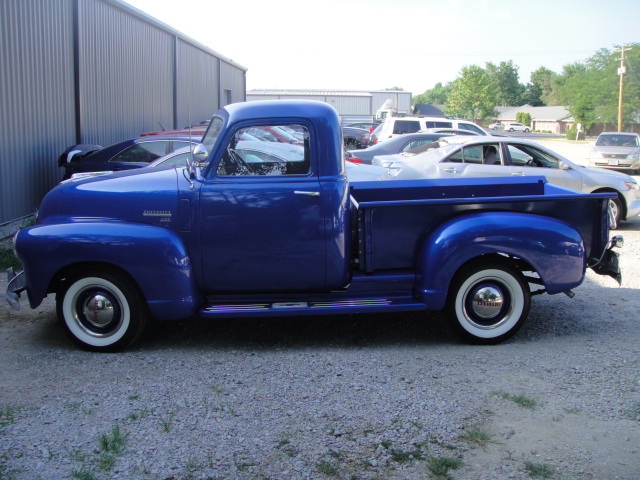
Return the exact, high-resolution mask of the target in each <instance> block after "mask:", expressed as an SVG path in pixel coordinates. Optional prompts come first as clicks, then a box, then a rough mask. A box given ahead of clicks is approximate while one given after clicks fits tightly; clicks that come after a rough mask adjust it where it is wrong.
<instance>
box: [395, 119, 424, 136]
mask: <svg viewBox="0 0 640 480" xmlns="http://www.w3.org/2000/svg"><path fill="white" fill-rule="evenodd" d="M418 131H420V122H418V121H417V120H396V122H395V124H394V125H393V134H394V135H399V134H403V133H416V132H418Z"/></svg>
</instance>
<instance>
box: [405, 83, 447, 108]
mask: <svg viewBox="0 0 640 480" xmlns="http://www.w3.org/2000/svg"><path fill="white" fill-rule="evenodd" d="M449 93H451V83H447V84H446V85H442V83H440V82H438V83H436V84H435V86H434V87H433V88H431V89H429V90H425V92H424V93H421V94H420V95H416V96H415V97H413V104H414V105H417V104H431V105H444V104H445V103H447V98H448V97H449Z"/></svg>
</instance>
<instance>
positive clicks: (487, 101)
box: [444, 65, 497, 121]
mask: <svg viewBox="0 0 640 480" xmlns="http://www.w3.org/2000/svg"><path fill="white" fill-rule="evenodd" d="M495 105H496V95H495V88H494V87H493V85H492V83H491V78H490V77H489V75H487V72H485V71H484V70H483V69H482V68H480V67H478V66H476V65H472V66H470V67H464V68H463V69H462V72H461V77H460V78H458V79H457V80H456V81H455V82H453V85H452V89H451V93H450V95H449V97H448V98H447V103H446V104H445V106H444V111H445V113H446V114H447V115H452V116H455V117H463V118H466V119H469V120H472V121H478V120H481V121H482V120H485V119H487V118H495V117H496V116H497V113H496V111H495Z"/></svg>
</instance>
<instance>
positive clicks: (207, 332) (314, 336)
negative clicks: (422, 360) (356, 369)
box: [132, 312, 459, 350]
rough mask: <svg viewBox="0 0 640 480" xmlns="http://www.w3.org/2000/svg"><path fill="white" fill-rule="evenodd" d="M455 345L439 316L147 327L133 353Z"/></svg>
mask: <svg viewBox="0 0 640 480" xmlns="http://www.w3.org/2000/svg"><path fill="white" fill-rule="evenodd" d="M443 343H459V341H458V339H457V337H456V336H455V334H454V333H453V332H452V331H451V330H450V329H449V327H448V325H447V321H446V319H445V318H444V316H443V315H441V314H440V313H439V312H404V313H392V314H390V313H380V314H368V315H335V316H317V317H316V316H312V317H278V318H260V319H255V318H236V319H224V320H203V319H197V318H192V319H189V320H184V321H179V322H159V321H155V322H152V323H150V324H149V325H148V326H147V328H146V330H145V332H144V333H143V334H142V336H141V337H140V339H139V340H138V341H137V342H136V344H134V345H133V346H132V348H133V349H138V348H139V349H144V350H148V349H152V350H156V349H157V350H162V349H165V348H204V349H218V348H223V349H238V348H240V349H259V348H285V349H296V348H318V347H320V348H321V347H341V348H350V347H356V348H357V347H368V346H384V345H395V344H405V345H410V344H443Z"/></svg>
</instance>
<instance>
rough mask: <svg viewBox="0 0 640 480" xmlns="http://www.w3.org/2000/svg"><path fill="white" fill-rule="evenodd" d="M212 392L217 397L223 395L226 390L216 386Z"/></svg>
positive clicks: (213, 386)
mask: <svg viewBox="0 0 640 480" xmlns="http://www.w3.org/2000/svg"><path fill="white" fill-rule="evenodd" d="M211 391H212V392H213V393H215V394H216V395H222V394H223V393H224V388H222V387H220V386H218V385H215V384H214V385H211Z"/></svg>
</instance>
